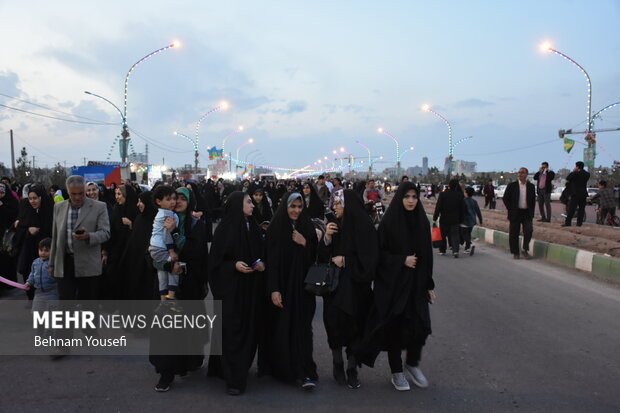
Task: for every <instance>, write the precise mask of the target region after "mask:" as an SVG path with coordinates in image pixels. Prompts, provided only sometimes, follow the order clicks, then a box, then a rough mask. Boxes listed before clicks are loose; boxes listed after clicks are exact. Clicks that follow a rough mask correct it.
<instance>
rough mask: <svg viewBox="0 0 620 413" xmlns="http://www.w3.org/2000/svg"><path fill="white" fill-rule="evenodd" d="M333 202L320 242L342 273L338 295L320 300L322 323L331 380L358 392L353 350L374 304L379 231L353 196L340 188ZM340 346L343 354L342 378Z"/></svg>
mask: <svg viewBox="0 0 620 413" xmlns="http://www.w3.org/2000/svg"><path fill="white" fill-rule="evenodd" d="M332 201H333V209H334V212H335V216H336V222H329V223H328V224H327V231H326V233H325V238H324V243H325V245H327V248H328V249H329V256H331V261H332V263H333V264H334V265H336V266H337V267H338V268H340V275H339V280H338V287H337V288H336V290H335V291H334V292H333V293H331V294H329V295H327V296H325V297H324V300H323V323H324V324H325V331H327V341H328V344H329V348H330V349H331V350H332V356H333V375H334V379H335V380H336V382H338V383H339V384H345V383H346V384H347V386H349V388H351V389H357V388H359V387H360V385H361V384H360V381H359V379H358V375H357V361H356V358H355V355H354V354H353V349H354V348H355V347H356V346H357V345H359V343H360V341H361V339H362V336H363V333H364V327H365V324H366V320H367V317H368V310H369V309H370V307H371V304H372V288H371V283H372V280H373V279H374V277H375V271H376V269H377V263H378V261H379V246H378V242H377V231H376V230H375V227H374V225H373V224H372V221H371V220H370V217H369V216H368V214H367V213H366V210H365V209H364V203H363V202H362V199H361V198H360V196H359V195H358V194H357V192H355V191H354V190H352V189H345V190H343V189H340V190H338V191H335V192H334V197H333V199H332ZM326 215H327V214H326ZM328 221H331V218H330V217H328ZM343 347H345V348H346V355H347V368H346V373H347V374H346V377H345V369H344V359H343V357H342V349H343Z"/></svg>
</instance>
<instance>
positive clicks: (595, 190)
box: [586, 188, 598, 205]
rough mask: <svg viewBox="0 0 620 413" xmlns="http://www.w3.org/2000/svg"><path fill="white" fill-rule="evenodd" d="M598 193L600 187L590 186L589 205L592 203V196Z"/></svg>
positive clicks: (587, 199) (587, 201)
mask: <svg viewBox="0 0 620 413" xmlns="http://www.w3.org/2000/svg"><path fill="white" fill-rule="evenodd" d="M596 194H598V188H588V197H587V198H586V203H587V204H588V205H592V197H593V196H594V195H596Z"/></svg>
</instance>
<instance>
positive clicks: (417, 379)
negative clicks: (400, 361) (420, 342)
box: [405, 364, 428, 389]
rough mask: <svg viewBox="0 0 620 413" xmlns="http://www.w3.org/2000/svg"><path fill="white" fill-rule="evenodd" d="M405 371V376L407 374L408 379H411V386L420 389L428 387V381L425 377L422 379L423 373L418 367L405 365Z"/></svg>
mask: <svg viewBox="0 0 620 413" xmlns="http://www.w3.org/2000/svg"><path fill="white" fill-rule="evenodd" d="M405 371H406V372H407V374H409V377H410V378H411V381H412V382H413V384H415V385H416V386H418V387H420V388H422V389H425V388H427V387H428V380H426V377H424V373H422V370H420V368H419V367H413V366H410V365H408V364H405Z"/></svg>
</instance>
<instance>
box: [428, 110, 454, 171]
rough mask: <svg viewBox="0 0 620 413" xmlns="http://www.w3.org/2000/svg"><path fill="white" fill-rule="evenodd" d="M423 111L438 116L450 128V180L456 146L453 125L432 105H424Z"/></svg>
mask: <svg viewBox="0 0 620 413" xmlns="http://www.w3.org/2000/svg"><path fill="white" fill-rule="evenodd" d="M422 110H423V111H425V112H430V113H432V114H433V115H435V116H437V117H438V118H439V119H441V120H442V121H444V123H445V124H446V125H447V126H448V180H449V179H450V177H451V176H452V159H453V158H454V156H453V151H454V146H452V125H450V122H448V119H446V118H444V117H443V116H441V115H440V114H439V113H437V112H435V111H434V110H433V109H432V108H431V107H430V105H423V106H422Z"/></svg>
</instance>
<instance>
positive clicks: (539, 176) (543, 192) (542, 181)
mask: <svg viewBox="0 0 620 413" xmlns="http://www.w3.org/2000/svg"><path fill="white" fill-rule="evenodd" d="M554 178H555V172H553V171H552V170H550V169H549V163H548V162H543V163H542V164H541V165H540V169H539V170H538V172H536V174H535V175H534V180H535V181H537V182H538V184H537V185H536V188H537V192H538V209H539V211H540V219H539V220H538V221H539V222H551V191H552V190H553V184H552V181H553V179H554ZM545 211H546V213H545Z"/></svg>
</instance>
